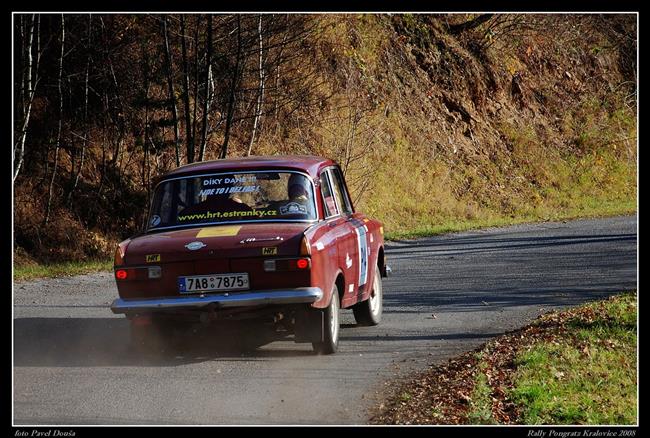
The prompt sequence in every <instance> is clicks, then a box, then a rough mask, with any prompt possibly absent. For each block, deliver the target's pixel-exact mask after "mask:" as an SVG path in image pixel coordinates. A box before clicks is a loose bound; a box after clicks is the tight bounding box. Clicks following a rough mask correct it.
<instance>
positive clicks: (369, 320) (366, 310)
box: [352, 266, 384, 326]
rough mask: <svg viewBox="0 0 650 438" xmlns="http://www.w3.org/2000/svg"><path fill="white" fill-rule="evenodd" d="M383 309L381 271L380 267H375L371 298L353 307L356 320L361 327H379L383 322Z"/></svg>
mask: <svg viewBox="0 0 650 438" xmlns="http://www.w3.org/2000/svg"><path fill="white" fill-rule="evenodd" d="M383 307H384V306H383V290H382V284H381V271H380V270H379V266H375V279H374V280H373V283H372V292H371V295H370V298H368V299H367V300H365V301H362V302H360V303H359V304H356V305H354V306H353V307H352V312H354V319H355V320H356V321H357V324H359V325H367V326H372V325H377V324H379V323H380V322H381V315H382V313H383Z"/></svg>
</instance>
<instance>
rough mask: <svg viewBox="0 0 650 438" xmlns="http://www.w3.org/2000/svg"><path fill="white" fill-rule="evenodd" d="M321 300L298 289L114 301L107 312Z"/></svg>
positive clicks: (316, 291)
mask: <svg viewBox="0 0 650 438" xmlns="http://www.w3.org/2000/svg"><path fill="white" fill-rule="evenodd" d="M321 298H323V291H322V290H321V289H320V288H318V287H301V288H295V289H270V290H262V291H247V292H231V293H221V294H206V295H192V296H180V297H170V298H149V299H129V300H125V299H122V298H118V299H116V300H115V301H113V304H111V310H112V311H113V313H140V312H156V311H167V310H174V309H183V310H192V309H195V310H201V309H204V308H216V309H222V308H233V307H249V306H262V305H272V304H310V303H314V302H316V301H318V300H320V299H321Z"/></svg>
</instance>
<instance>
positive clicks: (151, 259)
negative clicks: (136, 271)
mask: <svg viewBox="0 0 650 438" xmlns="http://www.w3.org/2000/svg"><path fill="white" fill-rule="evenodd" d="M145 260H146V262H147V263H155V262H159V261H160V254H147V256H146V257H145Z"/></svg>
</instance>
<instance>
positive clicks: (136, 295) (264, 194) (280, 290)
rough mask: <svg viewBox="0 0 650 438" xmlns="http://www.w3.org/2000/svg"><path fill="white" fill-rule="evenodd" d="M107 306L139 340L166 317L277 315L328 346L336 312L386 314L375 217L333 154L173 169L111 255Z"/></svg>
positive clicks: (302, 335) (325, 349)
mask: <svg viewBox="0 0 650 438" xmlns="http://www.w3.org/2000/svg"><path fill="white" fill-rule="evenodd" d="M114 265H115V266H114V272H115V280H116V283H117V289H118V292H119V298H118V299H116V300H115V301H114V302H113V303H112V305H111V310H112V311H113V312H114V313H120V314H125V315H126V317H127V318H128V319H129V320H130V322H131V332H132V341H134V342H135V343H136V344H137V343H142V342H144V340H145V339H146V335H147V334H149V333H150V332H152V331H155V332H156V333H161V332H162V333H164V328H165V326H166V325H168V324H178V323H179V322H183V323H185V322H186V323H197V322H201V323H204V324H209V323H210V322H211V321H216V320H220V319H228V318H235V319H239V320H242V319H244V320H245V319H255V320H267V321H275V322H278V321H280V320H281V322H282V324H283V326H284V327H289V330H290V331H291V332H293V333H294V334H295V337H294V340H295V341H296V342H307V343H312V345H313V348H314V350H315V351H316V352H317V353H320V354H330V353H334V352H336V350H337V348H338V342H339V327H340V323H339V310H340V309H341V308H352V309H353V312H354V317H355V319H356V321H357V323H359V324H362V325H376V324H378V323H379V322H380V320H381V315H382V277H385V276H386V275H387V273H388V272H389V271H390V268H388V267H387V266H386V260H385V257H384V238H383V227H382V224H381V223H380V222H378V221H376V220H373V219H369V218H367V217H366V216H365V215H364V214H363V213H360V212H356V211H355V210H354V206H353V205H352V200H351V198H350V195H349V193H348V189H347V186H346V184H345V181H344V178H343V173H342V172H341V169H340V168H339V166H338V165H337V164H336V163H335V162H334V161H332V160H329V159H326V158H321V157H313V156H281V157H280V156H273V157H249V158H240V159H228V160H215V161H206V162H200V163H195V164H189V165H186V166H181V167H179V168H177V169H175V170H173V171H172V172H170V173H168V174H166V175H165V176H164V177H162V179H161V180H160V182H159V183H158V184H157V186H156V188H155V192H154V195H153V198H152V203H151V207H150V211H149V218H148V222H147V226H146V227H145V229H144V230H143V231H142V232H141V233H140V234H138V235H136V236H134V237H132V238H130V239H127V240H125V241H123V242H121V243H120V244H119V245H118V247H117V249H116V252H115V263H114Z"/></svg>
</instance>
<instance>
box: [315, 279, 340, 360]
mask: <svg viewBox="0 0 650 438" xmlns="http://www.w3.org/2000/svg"><path fill="white" fill-rule="evenodd" d="M339 309H340V307H339V289H338V287H336V285H334V288H333V289H332V299H331V300H330V305H329V306H327V308H326V309H325V312H324V315H323V341H322V342H314V343H312V346H313V347H314V351H315V352H316V353H317V354H332V353H336V350H337V349H338V346H339V330H340V321H339Z"/></svg>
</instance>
